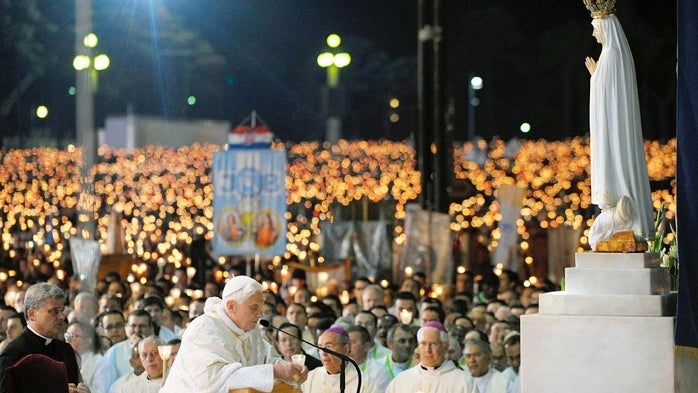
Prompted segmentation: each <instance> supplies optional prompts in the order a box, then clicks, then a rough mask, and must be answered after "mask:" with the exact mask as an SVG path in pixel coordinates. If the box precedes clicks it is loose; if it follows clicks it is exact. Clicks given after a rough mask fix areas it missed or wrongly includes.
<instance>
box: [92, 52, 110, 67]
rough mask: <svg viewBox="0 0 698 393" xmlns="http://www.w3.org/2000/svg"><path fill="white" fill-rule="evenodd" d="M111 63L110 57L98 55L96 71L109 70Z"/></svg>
mask: <svg viewBox="0 0 698 393" xmlns="http://www.w3.org/2000/svg"><path fill="white" fill-rule="evenodd" d="M109 63H110V60H109V56H107V55H105V54H101V55H97V57H95V70H97V71H102V70H106V69H107V68H109Z"/></svg>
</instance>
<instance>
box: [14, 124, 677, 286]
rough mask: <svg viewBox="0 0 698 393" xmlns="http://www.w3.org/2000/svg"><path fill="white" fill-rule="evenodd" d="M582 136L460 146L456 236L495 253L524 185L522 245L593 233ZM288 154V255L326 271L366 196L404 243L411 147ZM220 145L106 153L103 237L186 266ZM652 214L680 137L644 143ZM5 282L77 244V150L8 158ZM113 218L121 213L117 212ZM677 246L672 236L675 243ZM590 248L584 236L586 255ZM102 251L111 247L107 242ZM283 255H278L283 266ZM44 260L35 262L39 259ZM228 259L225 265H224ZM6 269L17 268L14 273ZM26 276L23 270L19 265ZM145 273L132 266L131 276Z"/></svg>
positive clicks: (100, 211) (97, 187)
mask: <svg viewBox="0 0 698 393" xmlns="http://www.w3.org/2000/svg"><path fill="white" fill-rule="evenodd" d="M588 142H589V141H588V138H586V137H576V138H573V139H567V140H564V141H544V140H538V141H519V142H518V146H517V148H516V149H511V148H508V146H507V142H506V141H504V140H500V139H494V140H492V141H482V140H481V141H478V142H476V143H470V142H466V143H462V144H458V145H455V146H454V153H453V162H454V174H455V178H456V179H458V180H459V181H460V182H464V183H466V184H468V185H470V186H472V187H470V188H468V189H469V190H471V191H469V194H468V195H466V196H465V197H464V198H463V199H462V200H459V201H456V202H454V203H452V204H451V205H450V209H449V210H450V215H451V218H452V220H451V229H452V230H453V231H461V230H467V229H469V228H477V229H485V228H486V229H487V230H486V233H489V235H490V237H491V239H490V240H491V241H492V243H491V245H492V246H493V245H496V239H497V236H498V230H497V222H498V220H499V218H500V216H499V212H498V208H497V204H496V190H497V188H498V187H499V186H500V185H503V184H517V185H519V186H521V187H525V188H526V196H525V200H524V204H523V208H522V209H521V218H520V219H519V220H518V221H517V230H518V234H519V236H520V239H521V244H522V246H525V242H526V240H527V239H528V230H529V229H530V228H531V227H532V226H538V227H539V228H542V229H546V228H554V227H557V226H560V225H571V226H574V227H575V228H580V227H581V228H588V226H589V225H590V223H591V221H592V220H593V214H594V212H595V207H594V206H592V205H591V204H590V196H589V185H590V181H589V173H588V170H589V143H588ZM273 148H276V149H286V151H287V155H288V173H287V178H286V189H287V190H286V191H287V194H286V195H287V203H288V212H287V214H286V217H287V219H288V228H287V229H288V230H287V239H288V245H287V251H286V253H285V255H283V256H282V257H283V258H291V257H294V258H297V259H299V260H301V261H305V260H307V259H309V258H314V259H315V261H316V262H319V263H322V258H321V257H319V256H318V254H319V251H320V245H319V234H320V230H321V227H322V223H323V222H328V221H332V220H334V217H333V211H332V209H331V207H332V206H333V205H335V204H340V205H349V204H351V203H355V202H357V201H362V200H364V198H367V199H368V200H369V201H371V202H374V203H378V202H381V203H385V202H388V203H391V204H394V206H395V208H394V211H395V214H394V217H389V218H388V219H390V220H392V222H393V223H394V224H395V225H394V226H393V228H394V234H393V235H394V241H395V242H396V243H398V244H400V243H401V242H403V241H404V239H405V233H404V228H403V227H402V220H403V219H404V218H405V205H406V204H407V203H410V202H414V201H415V200H416V198H417V197H418V195H419V194H420V192H421V181H420V173H419V172H418V171H417V170H416V156H415V151H414V149H413V148H412V147H411V146H410V145H408V144H406V143H403V142H391V141H340V142H339V143H337V144H334V145H329V144H327V143H324V144H323V143H318V142H305V143H297V144H290V143H288V144H286V145H282V144H275V145H274V146H273ZM220 149H221V146H214V145H197V144H195V145H192V146H187V147H182V148H179V149H171V148H162V147H155V146H148V147H145V148H142V149H136V150H133V151H130V152H129V151H126V150H114V149H111V148H108V147H101V148H100V149H99V154H98V160H97V161H98V163H97V164H96V165H95V167H94V170H93V174H94V193H95V196H96V198H95V201H94V206H95V211H94V218H95V220H96V223H97V231H98V233H99V236H98V237H99V238H100V239H106V238H107V232H108V228H109V227H110V223H111V220H112V219H113V218H114V217H118V219H120V220H121V227H122V228H123V230H124V237H123V239H124V243H125V244H124V249H125V252H126V253H128V254H131V255H134V257H135V259H137V260H138V261H141V262H145V263H149V264H154V265H155V266H158V262H159V266H160V268H162V264H163V263H167V264H172V265H174V266H175V267H178V268H179V267H186V266H188V265H189V264H188V262H189V260H188V258H189V257H188V247H189V246H190V244H191V242H192V240H193V239H195V238H197V237H204V238H206V239H210V238H211V237H212V236H213V232H212V229H213V223H212V218H213V206H212V201H213V188H212V185H211V178H212V174H211V164H212V153H213V152H214V151H217V150H220ZM645 151H646V154H647V161H648V169H649V176H650V180H651V181H652V187H653V194H652V198H653V203H654V208H655V209H659V207H660V206H661V204H662V203H665V204H666V208H667V215H666V217H667V219H669V220H672V219H673V218H674V213H675V211H676V201H675V186H674V183H675V176H676V140H675V139H672V140H670V141H668V142H666V143H660V142H657V141H648V142H646V144H645ZM0 157H1V159H2V165H1V166H0V184H2V185H3V186H2V188H0V206H1V208H0V244H1V249H0V273H6V274H4V275H0V280H2V278H3V277H7V276H13V275H14V274H16V271H15V270H14V269H16V267H15V265H16V263H15V262H13V258H15V257H17V256H18V254H17V253H18V251H19V250H30V251H31V253H32V255H34V256H37V255H40V256H41V258H40V259H41V260H42V261H46V262H48V263H52V264H54V266H55V267H56V268H59V267H60V261H61V260H63V259H64V255H63V254H64V249H65V245H66V242H67V239H69V238H70V237H71V236H75V235H76V233H77V229H76V226H75V220H76V210H77V205H78V201H79V197H80V190H81V188H80V179H79V170H78V168H79V167H78V166H79V165H80V162H81V158H80V157H81V154H80V149H75V148H69V149H65V150H57V149H53V148H32V149H17V150H6V151H0ZM112 211H115V212H118V213H119V214H118V215H113V214H111V213H112ZM667 241H669V240H667ZM584 244H585V238H584V236H583V237H582V239H581V241H580V247H583V246H584ZM102 248H103V252H105V251H106V244H105V242H102ZM283 258H276V259H275V260H274V263H275V264H276V265H279V264H280V263H281V262H282V260H283ZM37 261H38V260H37ZM225 261H226V260H225V259H224V258H222V259H219V262H220V263H221V264H223V263H225ZM8 269H9V270H8ZM20 270H21V268H20ZM145 270H146V269H145V267H143V266H141V265H134V269H133V273H134V274H136V275H139V274H143V273H144V272H145Z"/></svg>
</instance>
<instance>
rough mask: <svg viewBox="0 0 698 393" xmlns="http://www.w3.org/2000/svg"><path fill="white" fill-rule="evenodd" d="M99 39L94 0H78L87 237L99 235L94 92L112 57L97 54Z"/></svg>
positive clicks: (81, 229)
mask: <svg viewBox="0 0 698 393" xmlns="http://www.w3.org/2000/svg"><path fill="white" fill-rule="evenodd" d="M98 42H99V40H98V38H97V36H96V35H95V34H94V33H92V0H75V58H73V68H75V85H76V86H75V87H76V92H75V118H76V124H75V128H76V131H75V134H76V135H75V137H76V138H75V139H76V142H77V145H79V146H82V154H83V163H82V167H81V169H80V181H81V183H82V192H81V195H80V202H79V203H78V220H77V229H78V236H79V237H82V238H84V239H91V238H92V239H94V238H95V237H96V226H95V220H94V192H92V191H93V190H92V187H93V186H94V185H93V181H92V180H93V179H92V178H91V170H92V166H93V165H94V163H95V159H96V157H97V138H96V135H95V130H94V92H95V88H96V86H97V72H98V71H102V70H105V69H106V68H107V67H109V57H108V56H107V55H104V54H99V55H97V56H94V48H95V47H96V46H97V43H98Z"/></svg>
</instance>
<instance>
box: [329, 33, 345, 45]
mask: <svg viewBox="0 0 698 393" xmlns="http://www.w3.org/2000/svg"><path fill="white" fill-rule="evenodd" d="M341 44H342V37H340V36H339V35H338V34H330V35H328V36H327V46H329V47H330V48H338V47H339V46H340V45H341Z"/></svg>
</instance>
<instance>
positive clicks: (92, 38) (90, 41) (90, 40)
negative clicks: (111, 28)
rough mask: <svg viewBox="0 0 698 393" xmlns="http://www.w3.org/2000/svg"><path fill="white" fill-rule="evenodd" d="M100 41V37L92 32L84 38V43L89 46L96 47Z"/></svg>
mask: <svg viewBox="0 0 698 393" xmlns="http://www.w3.org/2000/svg"><path fill="white" fill-rule="evenodd" d="M98 42H99V39H98V38H97V36H96V35H95V33H90V34H88V35H86V36H85V38H83V39H82V43H83V45H85V46H86V47H88V48H94V47H95V46H97V43H98Z"/></svg>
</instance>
